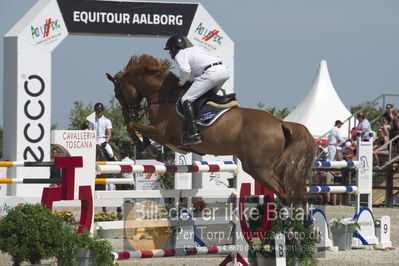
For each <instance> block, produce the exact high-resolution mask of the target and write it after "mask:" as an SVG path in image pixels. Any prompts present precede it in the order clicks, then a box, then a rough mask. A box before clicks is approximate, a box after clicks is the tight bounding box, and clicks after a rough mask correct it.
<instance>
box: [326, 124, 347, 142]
mask: <svg viewBox="0 0 399 266" xmlns="http://www.w3.org/2000/svg"><path fill="white" fill-rule="evenodd" d="M338 142H340V143H344V142H345V140H344V139H343V138H342V136H341V132H340V131H339V128H338V127H336V126H335V127H334V128H333V129H331V130H330V134H328V145H337V144H338Z"/></svg>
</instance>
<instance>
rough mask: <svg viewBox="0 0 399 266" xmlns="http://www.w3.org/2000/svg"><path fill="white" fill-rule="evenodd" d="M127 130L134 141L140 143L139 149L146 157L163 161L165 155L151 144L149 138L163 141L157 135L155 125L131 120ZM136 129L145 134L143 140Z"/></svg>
mask: <svg viewBox="0 0 399 266" xmlns="http://www.w3.org/2000/svg"><path fill="white" fill-rule="evenodd" d="M127 130H128V132H129V135H130V137H131V138H132V139H133V141H134V142H135V143H136V144H137V145H138V148H139V151H140V152H141V153H142V154H143V155H144V156H146V157H149V158H152V159H155V160H157V161H163V159H162V158H163V155H162V154H161V153H160V152H159V150H158V149H157V148H156V147H155V146H153V145H151V142H150V140H149V138H150V139H152V140H154V141H155V142H157V143H160V144H162V143H161V140H159V138H158V137H157V136H159V135H158V134H157V128H156V127H155V126H154V125H144V124H140V123H136V122H130V123H129V124H128V125H127ZM136 131H138V132H139V133H141V134H142V135H143V141H141V140H140V138H139V137H138V136H137V135H136Z"/></svg>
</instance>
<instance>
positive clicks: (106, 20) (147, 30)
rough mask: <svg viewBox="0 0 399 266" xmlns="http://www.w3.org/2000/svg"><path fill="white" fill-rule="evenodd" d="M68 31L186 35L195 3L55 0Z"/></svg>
mask: <svg viewBox="0 0 399 266" xmlns="http://www.w3.org/2000/svg"><path fill="white" fill-rule="evenodd" d="M57 1H58V5H59V7H60V10H61V13H62V15H63V17H64V20H65V23H66V25H67V29H68V32H69V33H71V34H74V33H93V34H113V35H115V34H116V35H118V34H123V35H126V34H132V35H174V34H179V35H183V36H186V35H187V33H188V31H189V29H190V26H191V23H192V21H193V17H194V15H195V12H196V10H197V7H198V4H179V3H155V2H154V3H152V2H114V1H82V0H57Z"/></svg>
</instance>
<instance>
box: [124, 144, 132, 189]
mask: <svg viewBox="0 0 399 266" xmlns="http://www.w3.org/2000/svg"><path fill="white" fill-rule="evenodd" d="M121 156H122V158H123V159H122V160H121V161H122V162H126V163H131V164H134V161H133V160H132V159H130V157H129V156H128V154H127V153H126V152H124V151H121ZM122 178H126V179H131V180H134V175H133V173H122ZM133 189H134V185H133V184H122V190H133Z"/></svg>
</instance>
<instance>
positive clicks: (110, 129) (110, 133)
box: [105, 128, 112, 143]
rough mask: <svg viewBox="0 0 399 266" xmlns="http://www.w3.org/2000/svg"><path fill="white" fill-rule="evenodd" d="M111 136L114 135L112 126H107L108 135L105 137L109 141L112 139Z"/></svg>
mask: <svg viewBox="0 0 399 266" xmlns="http://www.w3.org/2000/svg"><path fill="white" fill-rule="evenodd" d="M111 136H112V128H107V137H106V139H105V141H106V142H107V143H109V141H110V140H111Z"/></svg>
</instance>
